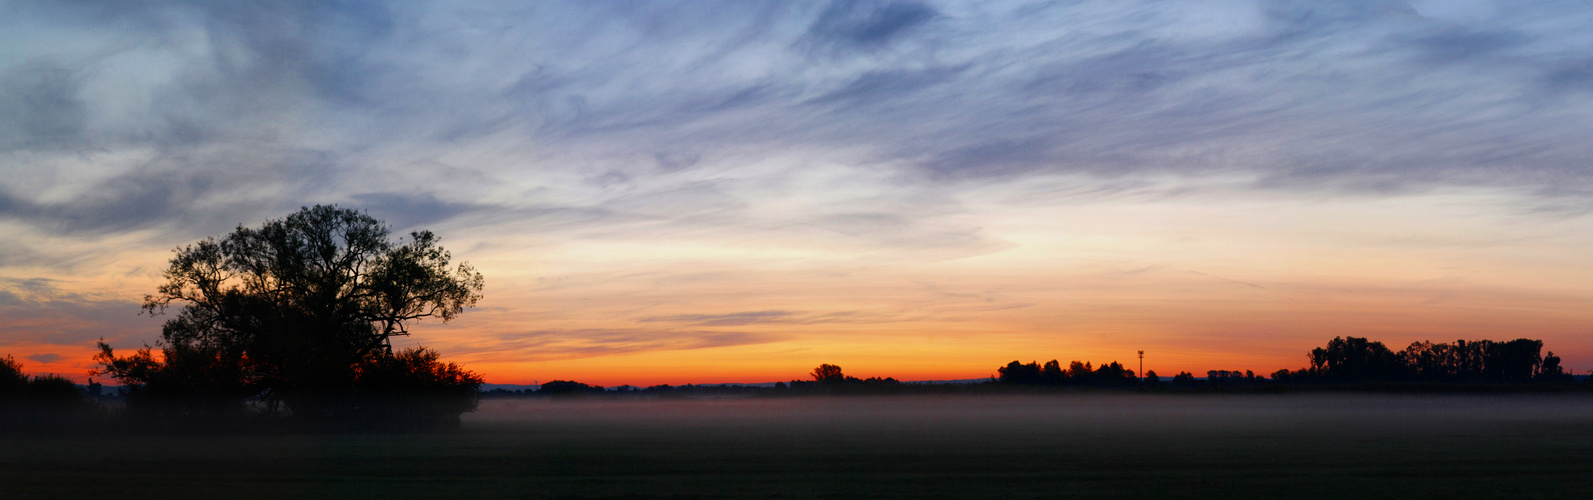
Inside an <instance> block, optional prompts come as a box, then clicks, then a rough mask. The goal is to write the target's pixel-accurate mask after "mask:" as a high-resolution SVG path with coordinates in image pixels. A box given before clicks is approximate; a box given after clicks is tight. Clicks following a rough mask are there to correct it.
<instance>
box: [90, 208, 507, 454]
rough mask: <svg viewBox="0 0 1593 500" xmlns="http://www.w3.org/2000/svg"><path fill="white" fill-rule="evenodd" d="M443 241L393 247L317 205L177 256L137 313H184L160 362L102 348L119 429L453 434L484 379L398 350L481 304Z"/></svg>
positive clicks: (422, 239) (433, 357)
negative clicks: (280, 426)
mask: <svg viewBox="0 0 1593 500" xmlns="http://www.w3.org/2000/svg"><path fill="white" fill-rule="evenodd" d="M437 241H438V240H437V237H436V236H435V235H433V234H432V233H431V232H429V231H420V232H413V233H410V234H409V237H408V238H406V239H399V240H397V241H394V240H391V239H389V230H388V227H387V226H386V225H385V224H384V223H382V222H380V221H378V220H376V219H374V218H371V217H370V216H368V215H366V214H364V213H363V212H359V211H356V210H350V209H342V208H338V207H335V206H321V205H317V206H315V207H307V208H304V209H301V210H300V211H298V212H296V213H294V214H291V215H289V216H288V217H286V218H283V219H278V220H272V221H268V222H266V223H265V224H264V225H262V226H261V227H258V228H245V227H243V226H239V227H238V228H237V229H236V230H234V231H233V232H232V233H231V234H228V235H227V236H226V237H224V238H221V239H216V238H207V239H205V240H202V241H200V242H198V243H195V244H193V245H189V246H185V247H182V248H179V249H177V250H176V255H175V256H174V257H173V258H172V260H171V262H170V265H169V266H168V267H167V269H166V270H165V273H164V277H165V280H166V281H165V282H164V283H163V284H161V285H160V286H159V288H158V289H157V291H156V293H154V294H152V295H147V296H145V300H144V310H145V311H146V312H147V313H149V314H158V313H161V312H163V311H164V310H165V309H166V308H167V307H168V306H172V305H178V306H180V308H179V310H178V313H177V315H176V316H175V317H173V318H171V319H170V320H168V321H166V323H165V325H164V327H163V328H162V331H161V340H160V342H158V344H157V346H158V349H157V348H152V347H149V346H144V347H143V348H141V349H137V350H136V351H134V353H133V354H131V355H126V356H118V355H117V353H116V352H115V351H113V350H112V348H111V346H110V345H108V344H106V343H105V342H103V341H102V342H100V343H99V348H100V353H99V354H98V355H96V356H95V358H94V359H95V361H97V362H99V364H100V367H101V368H100V369H99V370H98V371H97V374H103V375H108V376H110V377H112V378H114V379H116V380H118V381H120V382H121V383H122V384H124V386H125V389H124V390H125V393H126V394H125V395H126V398H125V410H124V414H125V415H126V416H128V417H129V418H142V419H143V421H144V422H149V423H151V424H153V423H163V424H166V425H172V426H193V425H215V424H217V423H218V422H254V423H259V422H266V421H274V422H290V423H291V424H292V425H294V426H305V427H311V428H318V429H337V430H363V429H372V428H392V427H404V428H409V427H435V426H450V425H453V426H456V425H457V424H458V419H459V415H460V414H461V413H463V412H466V411H470V410H473V409H474V408H475V407H476V401H477V399H478V398H479V397H480V384H481V377H480V376H479V375H477V374H475V373H472V372H470V371H467V370H464V369H463V368H461V367H459V366H458V365H456V364H454V363H446V362H443V361H440V360H439V356H438V354H437V352H435V351H432V350H430V349H427V348H424V347H411V348H408V349H400V350H395V349H394V348H393V345H392V338H393V337H398V336H405V335H408V330H407V329H406V326H407V324H408V323H409V322H412V321H415V320H419V319H421V318H437V319H440V320H442V321H448V320H450V319H452V318H454V317H455V316H456V315H458V314H459V313H460V312H462V311H463V310H464V309H465V308H466V307H470V306H472V305H474V304H475V303H476V301H477V300H478V299H480V297H481V295H480V292H481V289H482V282H483V280H482V277H481V275H480V274H479V273H476V272H475V271H474V270H473V269H472V268H471V267H470V266H469V265H468V264H460V265H458V266H451V265H450V264H449V260H450V255H449V253H448V251H446V250H444V249H443V248H442V247H440V246H438V244H437ZM251 425H253V424H251Z"/></svg>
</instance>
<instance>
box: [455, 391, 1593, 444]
mask: <svg viewBox="0 0 1593 500" xmlns="http://www.w3.org/2000/svg"><path fill="white" fill-rule="evenodd" d="M1589 415H1593V397H1587V396H1584V395H1580V394H1574V395H1565V394H1549V395H1430V394H1402V395H1377V394H1298V393H1296V394H1283V395H1254V394H1246V395H1232V396H1224V395H1209V394H1208V395H1171V396H1169V395H1124V394H1070V395H1061V396H1058V395H1034V396H1023V395H1015V396H984V395H976V396H917V397H907V396H902V397H894V396H883V397H794V398H739V399H699V400H690V399H566V400H557V399H555V400H549V399H488V400H485V401H483V402H482V404H481V408H480V410H479V411H477V412H475V413H471V414H466V415H465V419H464V420H465V424H464V425H465V427H466V428H467V429H468V430H471V431H497V432H511V433H514V432H534V433H568V434H569V435H571V436H580V437H581V439H590V438H600V437H602V436H604V435H625V434H630V433H638V434H648V435H654V436H660V437H662V436H669V437H673V438H679V439H710V440H712V439H720V438H726V437H729V438H737V437H746V436H747V435H749V434H752V435H760V436H765V437H775V436H787V437H790V438H792V439H793V440H794V441H799V439H798V438H811V439H826V440H832V441H830V444H858V445H890V446H900V445H906V446H940V445H943V444H946V443H952V442H967V443H979V442H984V443H988V444H989V445H991V446H1020V445H1023V443H1024V442H1053V443H1063V442H1077V441H1080V440H1092V439H1094V438H1097V437H1111V438H1114V439H1129V440H1136V439H1138V440H1161V439H1179V438H1183V437H1189V436H1195V435H1203V436H1205V435H1224V434H1227V435H1233V436H1235V437H1245V436H1249V437H1258V436H1264V435H1269V434H1277V435H1279V436H1280V437H1281V436H1283V435H1287V436H1289V437H1290V438H1291V439H1302V438H1303V439H1309V438H1310V436H1312V435H1323V436H1346V435H1349V436H1355V435H1360V436H1367V437H1372V436H1405V437H1409V438H1412V439H1415V438H1421V437H1423V436H1436V435H1450V434H1451V433H1453V432H1461V431H1468V430H1483V429H1487V430H1489V432H1490V433H1492V434H1498V433H1499V432H1502V431H1506V430H1507V429H1508V428H1510V427H1514V426H1519V425H1523V424H1531V425H1534V426H1538V430H1539V431H1541V430H1542V429H1543V428H1544V427H1543V426H1550V427H1553V426H1566V427H1567V429H1566V430H1567V431H1576V432H1585V431H1589V430H1593V419H1590V418H1589ZM1584 437H1593V436H1584ZM898 440H900V442H898ZM926 440H927V441H926Z"/></svg>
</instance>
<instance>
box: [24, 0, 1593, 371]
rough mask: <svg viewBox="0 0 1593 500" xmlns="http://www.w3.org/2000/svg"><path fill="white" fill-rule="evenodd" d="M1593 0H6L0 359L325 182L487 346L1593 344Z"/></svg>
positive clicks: (838, 358)
mask: <svg viewBox="0 0 1593 500" xmlns="http://www.w3.org/2000/svg"><path fill="white" fill-rule="evenodd" d="M1588 26H1593V6H1590V5H1589V4H1587V3H1585V2H1493V1H1488V0H1442V1H1436V0H1435V1H1420V2H1417V1H1412V2H1402V1H1375V0H1367V1H1354V0H1350V1H1343V2H1315V1H1255V2H1247V1H1241V0H1224V1H1133V0H1128V1H1124V0H1111V1H1099V2H1096V1H1017V2H1003V1H968V2H916V1H894V2H893V1H836V2H818V1H814V2H740V1H731V2H709V1H693V2H680V3H674V2H588V1H572V2H532V3H529V4H526V3H523V2H490V1H469V2H278V3H270V4H249V5H235V4H234V3H232V2H178V1H126V2H12V1H0V355H3V354H9V355H12V356H14V357H15V358H16V359H17V360H18V361H21V362H22V363H23V364H24V365H25V369H26V370H28V371H32V372H52V373H59V374H64V375H68V376H72V377H77V378H81V377H83V376H85V375H86V373H87V371H88V370H90V369H92V368H93V367H94V363H93V362H92V360H90V356H91V355H92V352H93V344H94V342H95V341H96V340H99V339H101V338H103V339H105V341H106V342H108V343H110V344H111V345H113V346H116V347H118V348H124V349H130V348H134V347H138V346H140V345H143V344H145V343H149V344H153V343H154V342H155V341H156V340H157V339H158V338H159V332H160V325H161V323H162V322H163V321H164V320H165V319H167V317H162V316H155V317H151V316H147V315H140V314H139V307H138V305H139V303H140V302H141V301H142V298H143V296H144V294H148V293H153V292H154V290H155V287H156V286H157V285H158V284H159V283H160V281H161V271H162V269H163V268H164V266H165V264H166V261H167V260H168V259H170V257H171V255H172V254H171V252H172V250H173V249H174V248H176V247H179V246H181V245H185V244H189V243H192V242H195V241H198V240H200V239H202V238H205V237H207V236H217V235H223V234H225V233H227V232H228V231H230V230H232V229H233V228H235V227H237V226H239V225H244V226H257V225H259V224H260V223H262V222H264V221H266V220H269V219H274V218H280V217H283V216H285V215H287V214H289V213H292V212H293V211H295V210H297V209H298V208H299V207H302V206H307V205H314V204H338V205H340V206H343V207H350V208H357V209H361V210H365V211H367V212H368V213H369V214H371V215H372V216H374V217H376V218H378V219H382V220H384V221H386V222H387V223H389V224H390V225H391V226H392V228H393V230H394V232H395V234H405V233H407V232H408V231H411V230H416V229H430V230H432V231H434V232H436V233H437V234H438V235H439V236H441V238H442V245H443V246H444V247H446V248H448V249H449V250H450V251H451V252H452V254H453V256H454V258H455V260H456V261H468V262H470V263H471V264H472V265H473V266H475V267H476V268H478V269H479V270H480V272H481V273H482V274H484V275H485V277H486V289H485V291H484V296H485V298H484V299H483V300H482V301H481V302H480V303H479V304H478V307H476V308H474V309H471V310H468V311H466V312H465V313H464V314H461V315H460V316H459V317H458V318H456V319H455V320H453V321H451V322H448V323H446V324H445V323H440V322H436V321H422V322H420V323H418V324H415V325H414V326H413V328H412V329H411V331H412V332H413V335H412V336H411V337H408V338H405V339H401V340H400V342H399V343H400V344H404V345H426V346H429V347H432V348H435V349H437V350H439V351H440V352H441V353H442V354H443V357H444V358H445V359H448V360H452V361H457V362H459V363H461V364H463V365H464V366H465V367H467V368H469V369H472V370H475V371H477V372H479V373H482V374H484V375H485V377H486V380H487V382H491V383H533V382H537V381H547V380H553V379H565V380H580V381H583V382H587V383H594V384H602V385H617V384H633V385H652V384H660V383H669V384H682V383H726V382H767V381H775V380H791V379H798V378H805V377H806V375H807V373H808V371H809V370H811V369H812V368H813V367H814V366H816V365H818V364H819V363H832V364H837V365H840V366H842V367H843V368H844V369H845V371H846V373H847V374H849V375H855V376H859V377H869V376H881V377H884V376H892V377H896V378H898V379H904V380H919V379H962V378H977V377H986V376H990V375H991V374H992V373H993V372H994V370H995V368H996V367H997V366H1001V365H1004V364H1006V363H1007V362H1008V361H1012V360H1015V359H1016V360H1021V361H1025V362H1027V361H1040V362H1044V361H1046V360H1049V359H1060V360H1061V361H1062V362H1063V363H1064V364H1066V363H1067V362H1068V361H1070V360H1089V361H1093V362H1096V363H1100V362H1105V361H1111V360H1117V361H1121V362H1124V363H1125V364H1128V365H1130V366H1136V365H1135V364H1134V363H1137V359H1136V351H1140V350H1143V351H1145V353H1146V354H1145V360H1144V366H1145V368H1146V369H1149V370H1155V371H1157V372H1158V373H1159V374H1161V375H1162V376H1169V375H1172V374H1174V373H1177V372H1178V371H1190V372H1194V373H1196V374H1204V373H1205V371H1206V370H1216V369H1229V370H1232V369H1238V370H1254V371H1256V372H1258V373H1271V372H1272V371H1273V370H1276V369H1279V368H1290V369H1294V368H1299V367H1301V366H1304V365H1306V364H1307V361H1306V358H1305V353H1306V351H1308V350H1309V349H1311V348H1312V347H1316V346H1320V345H1322V344H1324V343H1325V342H1326V341H1327V340H1328V339H1331V338H1333V337H1334V336H1339V335H1353V336H1367V337H1372V338H1373V339H1375V340H1381V341H1383V342H1384V343H1386V344H1388V345H1389V346H1390V347H1392V348H1394V349H1395V350H1398V349H1400V348H1403V347H1404V346H1405V345H1407V344H1409V343H1411V342H1414V341H1421V340H1432V341H1435V342H1440V341H1452V340H1455V339H1482V338H1487V339H1514V338H1520V337H1527V338H1535V339H1542V340H1544V342H1545V347H1546V350H1548V351H1554V352H1555V353H1556V354H1558V355H1560V356H1561V357H1562V358H1563V359H1564V365H1565V366H1567V367H1568V368H1571V369H1573V370H1575V371H1577V372H1578V373H1583V372H1586V371H1587V370H1589V369H1593V251H1590V250H1589V249H1590V248H1593V216H1590V212H1593V165H1590V159H1593V140H1590V137H1589V131H1590V130H1593V31H1590V30H1588V29H1586V28H1587V27H1588Z"/></svg>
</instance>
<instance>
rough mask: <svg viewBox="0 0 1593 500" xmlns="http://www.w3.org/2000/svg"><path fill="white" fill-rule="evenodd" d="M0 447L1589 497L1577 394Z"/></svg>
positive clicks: (120, 461) (325, 470) (249, 470)
mask: <svg viewBox="0 0 1593 500" xmlns="http://www.w3.org/2000/svg"><path fill="white" fill-rule="evenodd" d="M0 450H3V453H0V497H3V498H91V497H93V498H164V497H170V496H174V495H175V496H187V497H216V498H220V497H234V498H236V497H247V498H298V497H321V498H426V497H477V498H480V497H532V498H539V497H549V498H571V497H573V498H610V497H615V498H652V497H682V498H698V497H700V498H722V497H735V498H1041V497H1044V498H1057V497H1062V498H1068V497H1082V498H1127V497H1139V498H1216V497H1226V498H1266V497H1292V498H1352V497H1363V498H1364V497H1386V498H1477V497H1500V498H1504V497H1508V498H1588V497H1589V495H1593V398H1590V397H1588V396H1586V395H1581V394H1561V395H1356V394H1287V395H1210V394H1205V395H1126V394H1056V395H1045V396H948V397H933V398H932V397H835V398H822V397H809V398H803V397H796V398H778V399H730V400H652V401H647V400H573V401H549V400H545V399H498V400H487V401H484V402H483V405H482V411H480V412H477V413H474V414H471V415H468V416H467V417H466V420H465V424H464V429H463V430H461V431H459V432H450V433H443V434H431V435H353V436H347V435H345V436H325V435H322V436H305V435H294V436H282V435H241V436H240V435H227V436H214V435H211V436H175V437H174V436H138V437H106V436H103V435H98V436H96V435H83V436H65V437H63V436H52V437H37V436H35V437H16V436H8V437H0Z"/></svg>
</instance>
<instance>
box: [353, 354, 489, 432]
mask: <svg viewBox="0 0 1593 500" xmlns="http://www.w3.org/2000/svg"><path fill="white" fill-rule="evenodd" d="M355 385H356V387H358V389H357V390H358V396H357V399H356V401H357V404H358V405H359V407H358V409H357V412H358V414H359V416H360V418H362V419H364V420H366V421H367V422H370V423H371V424H373V425H383V424H388V425H396V426H401V427H435V426H444V427H447V426H452V427H457V426H458V425H459V415H460V414H462V413H465V412H469V411H474V410H475V409H476V405H477V404H478V403H479V402H480V399H481V376H480V375H477V374H475V373H472V372H470V371H468V370H465V369H463V368H460V367H459V365H456V364H454V363H444V362H441V361H438V354H437V351H433V350H431V349H427V348H424V347H413V348H409V349H405V350H403V351H401V352H399V353H397V354H394V355H392V356H383V357H378V358H376V359H374V360H370V361H367V362H365V363H362V364H360V366H359V372H358V375H357V378H356V381H355Z"/></svg>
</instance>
